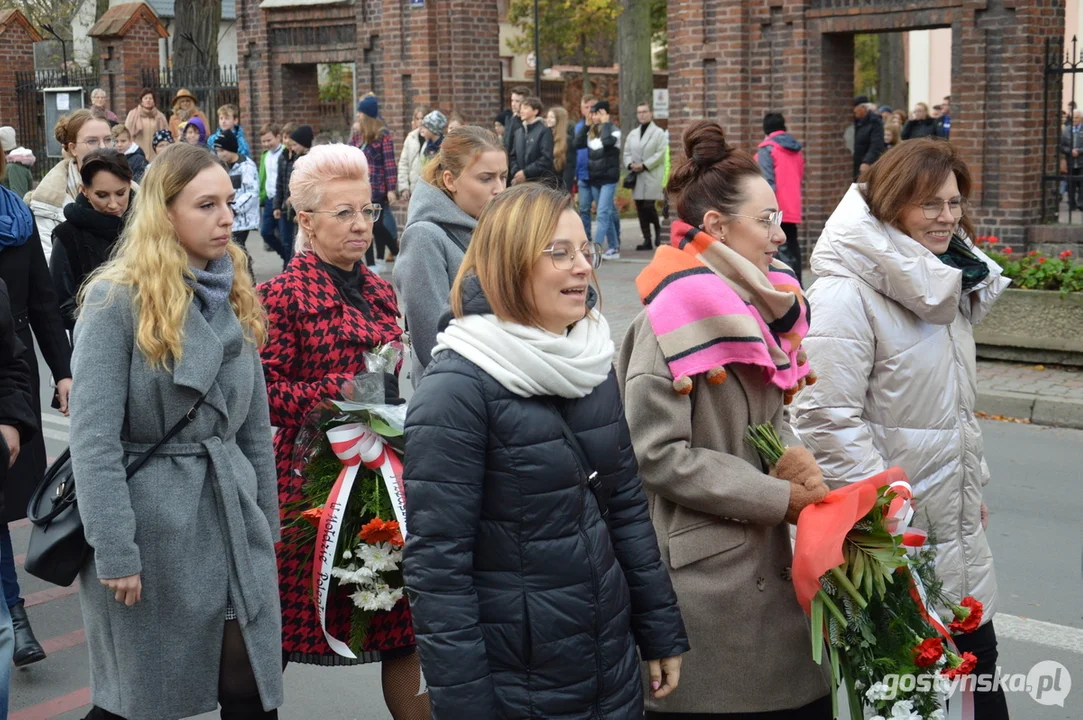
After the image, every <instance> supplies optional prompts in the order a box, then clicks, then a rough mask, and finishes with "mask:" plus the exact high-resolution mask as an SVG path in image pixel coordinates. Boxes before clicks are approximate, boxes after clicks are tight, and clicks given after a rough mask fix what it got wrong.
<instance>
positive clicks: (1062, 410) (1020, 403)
mask: <svg viewBox="0 0 1083 720" xmlns="http://www.w3.org/2000/svg"><path fill="white" fill-rule="evenodd" d="M976 409H977V410H978V412H984V413H988V414H990V415H1004V416H1006V417H1013V418H1022V419H1024V420H1030V422H1032V423H1033V424H1035V425H1050V426H1053V427H1066V428H1076V429H1080V430H1083V401H1079V400H1059V399H1056V398H1050V397H1043V396H1041V395H1029V394H1027V393H1016V392H1009V391H999V392H994V391H990V390H979V391H978V402H977V408H976Z"/></svg>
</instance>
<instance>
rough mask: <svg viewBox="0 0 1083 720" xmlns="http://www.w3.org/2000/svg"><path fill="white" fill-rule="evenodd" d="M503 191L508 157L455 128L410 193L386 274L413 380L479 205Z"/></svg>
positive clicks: (495, 145)
mask: <svg viewBox="0 0 1083 720" xmlns="http://www.w3.org/2000/svg"><path fill="white" fill-rule="evenodd" d="M507 186H508V155H507V153H506V152H505V150H504V145H503V144H502V143H501V141H500V138H498V137H497V136H496V134H495V133H492V132H489V131H488V130H485V129H483V128H480V127H476V126H468V127H464V128H459V129H458V130H456V131H455V132H453V133H451V134H449V135H448V136H447V138H446V139H445V140H444V141H443V143H441V147H440V153H439V154H438V155H437V157H436V159H434V160H433V161H432V162H430V163H429V164H428V165H426V166H425V169H424V171H423V172H422V181H421V182H420V183H418V184H417V186H416V187H415V188H414V196H413V197H412V198H411V199H410V209H409V212H408V214H407V216H406V229H405V230H403V232H402V253H401V254H400V255H399V259H398V262H397V263H395V269H394V271H393V272H392V274H391V278H392V281H393V282H394V283H395V289H396V290H398V293H399V298H400V299H401V300H402V312H403V315H405V316H406V329H407V330H409V332H410V344H411V346H412V348H413V354H412V358H411V360H412V363H413V364H412V368H411V371H410V372H411V375H410V377H411V380H412V381H413V384H414V386H415V387H416V386H417V383H418V382H419V381H420V380H421V375H422V373H423V372H424V371H425V366H426V365H428V364H429V359H430V355H429V354H430V353H431V352H432V348H433V346H434V345H435V344H436V326H437V323H438V322H439V320H440V316H441V315H443V313H444V311H445V310H446V309H447V304H448V294H449V293H450V292H451V283H452V282H453V281H454V280H455V275H456V274H457V273H458V272H459V265H460V264H462V261H463V255H464V254H465V253H466V248H467V246H468V245H469V244H470V234H471V233H472V232H473V231H474V226H475V225H476V224H477V217H478V215H480V214H481V210H482V208H483V207H485V204H486V203H487V202H489V201H490V200H491V199H492V198H494V197H496V196H497V195H499V194H500V193H502V192H503V191H504V189H505V188H506V187H507Z"/></svg>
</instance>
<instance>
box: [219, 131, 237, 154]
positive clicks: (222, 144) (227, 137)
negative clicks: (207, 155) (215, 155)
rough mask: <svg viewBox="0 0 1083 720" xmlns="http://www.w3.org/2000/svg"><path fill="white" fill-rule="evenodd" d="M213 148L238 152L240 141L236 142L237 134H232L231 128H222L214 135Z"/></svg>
mask: <svg viewBox="0 0 1083 720" xmlns="http://www.w3.org/2000/svg"><path fill="white" fill-rule="evenodd" d="M214 148H215V150H226V151H228V152H231V153H238V152H240V148H241V146H240V143H238V142H237V136H236V135H234V134H233V131H232V130H224V131H222V132H220V133H218V134H217V135H215V136H214Z"/></svg>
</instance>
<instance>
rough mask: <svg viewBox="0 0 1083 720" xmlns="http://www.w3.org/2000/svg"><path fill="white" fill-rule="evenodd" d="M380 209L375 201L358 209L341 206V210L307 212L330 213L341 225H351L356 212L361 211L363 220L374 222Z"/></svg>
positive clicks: (378, 215)
mask: <svg viewBox="0 0 1083 720" xmlns="http://www.w3.org/2000/svg"><path fill="white" fill-rule="evenodd" d="M382 210H383V207H382V206H380V205H378V204H376V203H372V204H371V205H366V206H365V207H363V208H361V209H360V210H355V209H354V208H343V209H341V210H309V211H308V212H310V213H312V214H314V215H330V216H331V217H333V218H334V219H335V220H338V221H339V223H341V224H343V225H353V222H354V220H356V219H357V213H361V217H362V218H364V220H365V222H369V223H374V222H376V221H377V220H379V219H380V212H381V211H382Z"/></svg>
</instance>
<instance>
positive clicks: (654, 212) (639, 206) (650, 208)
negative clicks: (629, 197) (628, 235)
mask: <svg viewBox="0 0 1083 720" xmlns="http://www.w3.org/2000/svg"><path fill="white" fill-rule="evenodd" d="M656 202H657V201H655V200H636V216H637V217H638V218H639V229H640V230H642V231H643V242H644V244H646V245H650V244H651V228H652V227H653V228H654V244H655V245H661V244H662V239H661V238H662V223H661V222H660V221H659V220H658V206H657V204H656Z"/></svg>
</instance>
